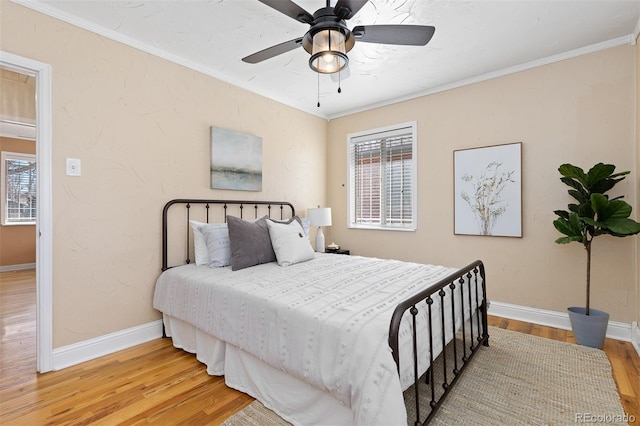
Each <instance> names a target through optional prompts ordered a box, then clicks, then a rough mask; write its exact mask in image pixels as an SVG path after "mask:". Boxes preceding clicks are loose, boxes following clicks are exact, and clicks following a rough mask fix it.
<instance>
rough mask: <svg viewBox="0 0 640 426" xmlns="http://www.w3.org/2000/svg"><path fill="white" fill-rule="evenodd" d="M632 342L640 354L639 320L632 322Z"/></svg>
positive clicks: (639, 354)
mask: <svg viewBox="0 0 640 426" xmlns="http://www.w3.org/2000/svg"><path fill="white" fill-rule="evenodd" d="M631 343H632V344H633V347H634V348H636V352H638V356H640V327H638V322H637V321H634V322H632V323H631Z"/></svg>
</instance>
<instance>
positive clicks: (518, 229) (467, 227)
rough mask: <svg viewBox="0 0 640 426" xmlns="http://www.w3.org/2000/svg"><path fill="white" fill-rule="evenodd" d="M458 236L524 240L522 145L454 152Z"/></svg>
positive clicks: (455, 219) (455, 228)
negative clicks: (517, 238)
mask: <svg viewBox="0 0 640 426" xmlns="http://www.w3.org/2000/svg"><path fill="white" fill-rule="evenodd" d="M453 174H454V178H453V179H454V185H453V186H454V206H453V211H454V225H453V227H454V231H453V233H454V234H456V235H489V236H498V237H522V142H517V143H510V144H504V145H494V146H487V147H482V148H470V149H461V150H456V151H454V152H453Z"/></svg>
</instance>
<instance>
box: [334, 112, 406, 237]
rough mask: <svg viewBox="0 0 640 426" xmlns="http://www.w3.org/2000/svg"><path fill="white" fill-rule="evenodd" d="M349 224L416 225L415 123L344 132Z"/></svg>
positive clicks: (369, 226)
mask: <svg viewBox="0 0 640 426" xmlns="http://www.w3.org/2000/svg"><path fill="white" fill-rule="evenodd" d="M347 139H348V150H349V153H348V157H349V182H348V184H349V207H348V208H349V227H351V228H367V229H372V228H373V229H392V230H411V231H413V230H415V229H416V217H417V215H416V205H417V203H416V198H417V197H416V194H417V191H416V182H417V177H416V170H417V168H416V153H417V150H416V147H417V141H416V139H417V138H416V123H415V122H410V123H405V124H400V125H397V126H391V127H385V128H381V129H374V130H370V131H366V132H360V133H353V134H350V135H348V136H347Z"/></svg>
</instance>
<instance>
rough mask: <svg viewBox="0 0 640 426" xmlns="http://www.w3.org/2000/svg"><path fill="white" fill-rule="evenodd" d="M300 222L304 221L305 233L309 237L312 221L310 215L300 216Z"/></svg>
mask: <svg viewBox="0 0 640 426" xmlns="http://www.w3.org/2000/svg"><path fill="white" fill-rule="evenodd" d="M300 223H302V229H304V234H305V235H306V236H307V239H309V228H310V227H311V221H310V220H309V216H307V217H302V218H300Z"/></svg>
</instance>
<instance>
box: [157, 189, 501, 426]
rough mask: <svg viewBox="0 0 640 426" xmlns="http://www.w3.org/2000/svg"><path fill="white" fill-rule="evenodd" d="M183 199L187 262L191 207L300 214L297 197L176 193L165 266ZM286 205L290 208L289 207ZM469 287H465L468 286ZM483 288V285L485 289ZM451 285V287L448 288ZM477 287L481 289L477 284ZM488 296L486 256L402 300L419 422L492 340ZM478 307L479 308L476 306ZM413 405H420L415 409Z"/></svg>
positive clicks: (394, 324)
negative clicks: (436, 350)
mask: <svg viewBox="0 0 640 426" xmlns="http://www.w3.org/2000/svg"><path fill="white" fill-rule="evenodd" d="M176 204H178V205H180V204H182V205H183V206H184V209H185V223H186V227H185V238H186V259H185V262H184V263H187V264H189V263H191V259H190V254H189V247H190V232H189V229H190V226H189V220H190V218H191V209H192V206H193V205H201V206H202V208H204V209H205V212H206V215H205V219H206V222H207V223H209V218H210V213H209V211H210V208H211V207H212V206H221V208H222V210H223V220H224V222H226V218H227V213H228V209H229V206H236V209H237V210H239V213H240V214H239V216H240V217H241V218H242V217H243V216H244V214H245V209H247V208H248V209H247V210H253V218H256V219H257V218H258V217H259V216H261V215H263V213H266V215H268V216H269V217H271V214H272V212H273V210H279V212H280V214H279V216H280V217H279V219H280V220H283V219H285V218H291V217H293V216H294V215H295V208H294V207H293V205H292V204H291V203H288V202H285V201H242V200H203V199H175V200H171V201H169V202H168V203H167V204H166V205H165V206H164V209H163V212H162V270H163V271H165V270H167V269H169V268H171V267H172V266H169V264H168V244H169V241H168V240H169V238H168V228H169V214H168V211H169V208H170V207H171V206H173V205H176ZM285 210H288V211H287V212H285ZM465 288H466V289H467V290H466V293H465V290H464V289H465ZM479 288H480V289H479ZM446 289H449V290H450V291H445V290H446ZM474 289H475V290H474ZM456 291H457V292H458V294H459V296H460V298H459V302H460V304H461V306H460V309H459V312H460V314H461V315H462V318H459V321H460V323H461V324H462V325H461V330H459V331H457V330H455V323H456V302H455V296H454V293H455V292H456ZM436 301H439V302H440V306H441V309H440V313H439V314H434V312H433V311H434V310H433V309H432V306H433V304H434V303H435V302H436ZM445 302H448V303H449V304H450V306H451V311H450V312H446V313H445ZM487 305H488V303H487V296H486V278H485V269H484V264H483V263H482V261H480V260H476V261H475V262H472V263H470V264H469V265H467V266H465V267H464V268H462V269H459V270H458V271H456V272H455V273H453V274H451V275H449V276H447V277H446V278H444V279H442V280H440V281H439V282H438V283H437V284H436V285H434V286H431V287H429V288H428V289H426V290H424V291H422V292H420V293H418V294H416V295H414V296H413V297H411V298H409V299H406V300H404V301H402V302H401V303H399V304H398V305H397V306H396V308H395V310H394V312H393V315H392V317H391V322H390V324H389V347H390V348H391V351H392V353H393V358H394V361H395V363H396V365H397V367H398V372H400V359H401V357H400V348H399V332H400V325H401V322H402V319H403V317H404V316H405V314H406V315H409V316H410V317H409V321H411V324H412V327H411V332H412V336H411V338H412V342H413V350H412V354H411V359H412V360H413V365H414V368H413V370H414V371H413V372H414V384H413V385H412V386H411V387H410V388H409V389H407V390H406V391H405V401H406V400H407V396H408V393H411V394H413V395H412V396H413V398H414V399H415V403H414V404H412V405H413V407H406V408H407V415H408V418H409V419H410V422H412V423H413V424H414V425H416V426H417V425H426V424H428V423H429V422H430V421H431V419H432V418H433V417H434V415H435V414H436V412H437V410H438V408H440V407H441V406H442V404H443V402H444V399H445V398H446V396H447V395H448V394H449V392H450V391H451V389H452V387H453V385H454V384H455V382H456V381H457V380H458V378H459V377H460V374H461V373H462V372H463V371H464V369H465V367H466V366H467V365H468V363H469V361H470V360H471V359H472V358H473V356H474V355H475V354H476V353H477V352H478V349H479V348H480V346H489V334H488V326H487V309H488V306H487ZM474 306H475V307H477V309H475V308H474ZM421 310H426V312H425V313H426V316H427V323H428V329H426V330H421V329H420V327H419V324H418V321H417V317H418V316H419V315H420V314H421V313H422V311H421ZM467 313H468V317H469V318H468V320H467V321H468V322H467V321H465V314H467ZM445 315H451V320H452V321H451V327H452V329H449V330H446V329H445ZM435 323H438V324H439V326H440V330H439V331H440V334H441V336H442V342H441V343H442V348H443V349H442V353H441V354H440V355H439V356H438V357H436V358H434V357H433V344H434V341H433V337H432V336H433V333H432V330H433V327H434V326H437V325H438V324H435ZM447 331H448V332H450V333H451V334H453V335H454V336H456V337H455V338H454V339H453V340H452V341H451V342H450V343H449V344H448V345H447V344H446V341H445V336H446V332H447ZM422 338H424V339H428V345H429V346H428V347H429V354H430V355H429V358H428V359H427V360H426V361H427V362H428V364H427V365H429V367H428V369H427V372H426V373H425V374H424V375H422V377H419V372H418V339H422ZM411 408H413V409H414V410H413V411H411Z"/></svg>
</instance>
